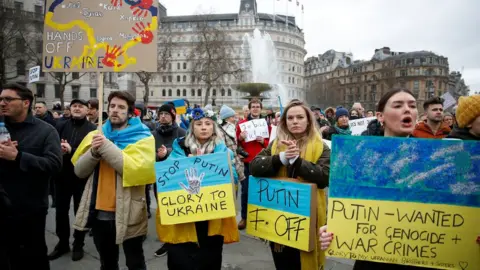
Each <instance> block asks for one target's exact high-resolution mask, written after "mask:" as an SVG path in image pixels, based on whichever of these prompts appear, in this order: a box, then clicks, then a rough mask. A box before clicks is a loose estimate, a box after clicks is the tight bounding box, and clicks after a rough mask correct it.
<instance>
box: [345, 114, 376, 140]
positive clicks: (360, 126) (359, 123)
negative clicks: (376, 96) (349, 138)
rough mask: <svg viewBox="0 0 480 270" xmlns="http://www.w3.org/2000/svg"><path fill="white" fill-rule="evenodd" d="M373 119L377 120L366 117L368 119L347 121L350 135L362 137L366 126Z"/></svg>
mask: <svg viewBox="0 0 480 270" xmlns="http://www.w3.org/2000/svg"><path fill="white" fill-rule="evenodd" d="M374 119H377V118H376V117H368V118H361V119H356V120H350V121H348V125H349V126H350V130H351V131H352V135H354V136H360V135H362V132H364V131H365V130H367V126H368V124H369V123H370V122H371V121H372V120H374Z"/></svg>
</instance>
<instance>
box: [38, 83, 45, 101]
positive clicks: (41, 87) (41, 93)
mask: <svg viewBox="0 0 480 270" xmlns="http://www.w3.org/2000/svg"><path fill="white" fill-rule="evenodd" d="M37 97H40V98H43V97H45V84H43V83H37Z"/></svg>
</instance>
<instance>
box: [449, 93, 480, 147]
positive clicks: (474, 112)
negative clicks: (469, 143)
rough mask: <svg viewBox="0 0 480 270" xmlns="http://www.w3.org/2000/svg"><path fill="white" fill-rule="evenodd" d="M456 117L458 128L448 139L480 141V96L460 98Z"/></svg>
mask: <svg viewBox="0 0 480 270" xmlns="http://www.w3.org/2000/svg"><path fill="white" fill-rule="evenodd" d="M456 116H457V125H458V127H455V128H454V129H453V130H452V132H450V134H449V135H448V137H447V138H452V139H461V140H477V141H478V140H480V95H473V96H469V97H460V98H459V99H458V108H457V111H456Z"/></svg>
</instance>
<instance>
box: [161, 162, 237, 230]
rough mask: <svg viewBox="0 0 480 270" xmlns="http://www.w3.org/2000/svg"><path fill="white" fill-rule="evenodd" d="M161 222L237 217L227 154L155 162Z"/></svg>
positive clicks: (231, 174) (185, 221) (171, 222)
mask: <svg viewBox="0 0 480 270" xmlns="http://www.w3.org/2000/svg"><path fill="white" fill-rule="evenodd" d="M155 172H156V177H157V192H158V202H157V203H158V207H159V209H160V222H161V224H164V225H165V224H166V225H168V224H180V223H188V222H196V221H203V220H212V219H220V218H227V217H234V216H235V215H236V212H235V196H234V191H233V190H234V185H233V172H232V165H231V164H230V157H229V154H228V153H216V154H209V155H203V156H195V157H188V158H181V159H170V158H169V159H167V160H166V161H162V162H157V163H156V164H155Z"/></svg>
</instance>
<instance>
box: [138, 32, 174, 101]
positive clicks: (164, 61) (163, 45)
mask: <svg viewBox="0 0 480 270" xmlns="http://www.w3.org/2000/svg"><path fill="white" fill-rule="evenodd" d="M160 31H162V33H161V34H160V36H159V42H158V46H159V47H160V49H159V51H158V66H157V72H145V71H140V72H136V74H137V76H138V79H139V80H140V82H142V83H143V86H144V88H145V91H144V92H143V103H144V104H145V106H148V101H149V97H150V95H149V93H150V86H149V83H150V81H151V80H152V79H154V78H155V77H156V76H158V75H160V74H161V73H162V72H164V71H166V70H167V65H168V63H169V62H170V60H171V59H172V47H173V43H172V31H171V28H170V25H169V24H165V27H163V28H161V29H159V33H160Z"/></svg>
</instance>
